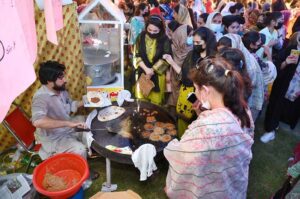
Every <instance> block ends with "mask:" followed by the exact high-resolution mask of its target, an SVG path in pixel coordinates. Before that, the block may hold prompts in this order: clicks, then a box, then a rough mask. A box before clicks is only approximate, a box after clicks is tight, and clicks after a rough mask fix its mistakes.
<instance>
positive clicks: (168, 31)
mask: <svg viewBox="0 0 300 199" xmlns="http://www.w3.org/2000/svg"><path fill="white" fill-rule="evenodd" d="M121 5H122V6H121V8H122V9H123V10H124V13H125V15H126V18H127V20H128V21H127V22H128V24H129V26H128V33H129V34H128V35H129V37H128V41H129V42H128V44H129V48H128V60H129V63H130V64H131V65H132V67H133V68H134V70H133V72H132V73H133V74H132V75H131V76H130V78H133V79H131V80H132V82H133V92H134V94H135V97H136V98H139V99H145V100H148V101H150V102H152V103H155V104H159V105H162V106H167V107H168V108H169V109H170V111H171V112H175V116H176V118H177V122H178V137H179V138H180V140H177V139H175V140H173V141H171V142H170V143H169V145H168V146H167V147H166V149H165V151H164V154H165V157H166V159H167V160H168V162H169V164H170V167H169V172H168V175H167V182H166V188H165V191H166V193H167V195H168V196H169V197H170V198H202V197H203V198H246V193H247V185H248V170H249V164H250V160H251V158H252V152H251V146H252V144H253V138H254V128H255V127H254V123H255V121H256V120H257V119H258V118H259V117H260V115H261V112H262V110H263V107H264V106H266V114H265V122H264V128H265V133H264V134H263V135H261V137H260V140H261V141H262V142H264V143H267V142H269V141H271V140H273V139H275V131H276V129H277V128H278V126H279V122H280V121H283V122H285V123H287V124H289V125H290V127H291V129H293V128H295V126H296V124H297V122H298V119H299V116H300V109H299V107H300V97H299V96H300V76H299V74H300V73H299V72H300V64H299V54H300V32H299V31H300V29H299V28H300V22H299V16H300V10H299V8H300V3H299V2H298V1H290V2H287V3H285V2H284V1H282V0H274V1H273V2H270V3H268V2H265V1H260V2H259V1H251V2H249V1H248V2H247V1H246V2H245V1H236V2H233V1H228V2H227V1H224V0H218V1H210V0H205V1H190V0H188V1H184V0H180V1H176V0H173V1H172V2H170V1H161V2H157V1H156V0H149V1H147V2H146V1H142V0H140V1H133V2H131V1H129V0H128V1H125V2H121ZM129 8H132V9H129ZM128 11H132V12H128ZM133 11H134V12H133ZM137 21H138V23H137ZM130 64H129V65H130ZM166 65H169V67H165V66H166ZM143 73H144V74H145V75H146V76H147V78H148V79H150V80H151V81H152V82H153V83H154V85H155V86H154V87H153V89H152V90H151V91H150V93H149V95H146V96H145V95H143V94H142V93H143V92H141V91H142V90H143V87H142V86H141V85H140V84H139V78H140V76H141V74H143ZM191 93H194V94H195V95H196V97H197V100H196V101H195V102H191V101H189V100H188V97H189V96H190V95H191ZM283 107H284V108H283Z"/></svg>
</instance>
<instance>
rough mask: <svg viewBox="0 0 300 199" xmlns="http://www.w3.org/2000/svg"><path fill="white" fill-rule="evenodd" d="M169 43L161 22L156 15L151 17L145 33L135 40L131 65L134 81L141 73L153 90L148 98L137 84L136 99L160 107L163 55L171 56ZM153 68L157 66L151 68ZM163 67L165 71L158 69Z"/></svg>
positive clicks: (164, 82)
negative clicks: (152, 86) (134, 70)
mask: <svg viewBox="0 0 300 199" xmlns="http://www.w3.org/2000/svg"><path fill="white" fill-rule="evenodd" d="M171 53H172V52H171V43H170V41H169V39H168V37H167V36H166V35H165V28H164V23H163V20H162V19H161V17H160V16H158V15H151V16H150V17H149V19H148V21H147V23H146V27H145V31H143V32H142V33H141V34H140V35H139V36H138V38H137V41H136V44H135V45H134V60H133V65H134V67H135V69H136V73H135V75H136V78H135V79H136V80H138V78H139V77H140V75H141V74H142V73H144V74H145V75H146V77H147V78H149V79H151V81H152V82H153V83H154V88H153V89H152V90H151V92H150V93H149V95H148V96H143V94H142V92H141V89H143V88H140V86H139V84H136V85H135V86H134V93H135V97H136V98H137V99H144V100H147V101H150V102H151V103H154V104H158V105H162V104H163V102H164V95H165V87H166V75H165V70H166V69H167V67H166V66H168V65H169V64H168V63H167V62H166V61H164V60H163V58H162V57H163V55H171ZM153 66H158V68H159V69H158V68H157V67H153ZM162 67H164V68H165V70H161V69H160V68H162Z"/></svg>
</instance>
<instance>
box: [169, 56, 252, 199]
mask: <svg viewBox="0 0 300 199" xmlns="http://www.w3.org/2000/svg"><path fill="white" fill-rule="evenodd" d="M190 78H191V80H192V81H193V84H194V87H195V94H196V96H197V99H198V100H197V102H196V103H195V104H198V107H197V110H198V109H199V110H201V111H200V113H199V115H198V118H197V120H195V121H194V122H193V123H192V124H190V125H189V127H188V129H187V130H186V131H185V133H184V135H183V136H182V138H181V140H180V141H178V140H177V139H175V140H173V141H171V142H170V143H169V144H168V146H167V147H166V148H165V150H164V155H165V157H166V159H167V160H168V161H169V164H170V167H169V171H168V175H167V180H166V188H165V191H166V193H167V195H168V197H169V198H240V199H245V198H246V194H247V186H248V174H249V164H250V160H251V158H252V152H251V146H252V144H253V135H254V126H253V121H252V117H251V114H250V111H249V109H248V107H247V103H246V101H245V97H244V92H243V89H244V83H243V78H242V76H241V75H240V73H239V72H238V71H235V70H232V66H231V65H230V64H229V63H228V62H227V61H226V60H225V59H224V58H222V57H218V58H208V59H205V60H203V61H201V62H200V63H199V64H198V65H197V68H194V69H192V70H191V72H190Z"/></svg>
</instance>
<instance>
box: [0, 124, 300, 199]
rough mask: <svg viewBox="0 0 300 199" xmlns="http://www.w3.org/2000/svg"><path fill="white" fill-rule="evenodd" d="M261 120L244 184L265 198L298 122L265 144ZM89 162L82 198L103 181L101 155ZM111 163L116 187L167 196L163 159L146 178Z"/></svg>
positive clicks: (277, 179)
mask: <svg viewBox="0 0 300 199" xmlns="http://www.w3.org/2000/svg"><path fill="white" fill-rule="evenodd" d="M262 121H263V118H261V119H260V120H259V121H258V123H257V124H256V133H255V142H254V145H253V148H252V150H253V159H252V161H251V165H250V176H249V186H248V198H249V199H268V198H270V196H271V195H272V193H274V192H275V191H276V190H277V189H278V188H279V187H280V186H281V184H282V183H283V181H284V179H285V176H286V169H287V160H288V158H289V157H290V156H291V155H292V151H293V148H294V147H295V145H296V144H297V143H298V142H299V141H300V130H299V129H300V128H299V126H300V125H298V128H297V130H295V131H294V132H291V131H290V130H288V129H286V127H284V128H280V129H279V130H278V133H277V134H276V139H275V140H274V141H272V142H270V143H268V144H263V143H261V142H260V141H259V137H260V135H261V134H262V133H263V125H262ZM297 133H298V135H297ZM2 158H3V155H0V160H2ZM89 164H90V166H91V167H92V168H93V169H95V170H96V171H98V172H99V173H100V177H99V178H98V179H97V180H95V181H94V182H93V184H92V186H91V187H90V188H89V189H88V190H86V191H85V197H86V198H89V197H90V196H92V195H94V194H95V193H97V192H98V191H100V190H101V186H102V183H103V182H105V159H104V158H97V159H93V160H89ZM111 166H112V182H113V183H116V184H118V191H123V190H127V189H131V190H133V191H135V192H137V193H138V194H139V195H140V196H142V198H144V199H165V198H167V197H166V195H165V193H164V191H163V188H164V186H165V178H166V175H167V171H168V164H167V162H166V161H162V162H159V163H157V166H158V168H159V170H158V172H157V173H155V174H154V175H153V176H152V177H151V178H150V179H149V180H147V181H146V182H140V181H139V172H138V170H137V169H136V168H134V166H129V165H122V164H117V163H114V162H112V165H111ZM22 170H24V168H23V169H21V171H22ZM31 172H32V170H31Z"/></svg>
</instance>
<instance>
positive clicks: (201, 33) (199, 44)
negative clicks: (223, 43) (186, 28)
mask: <svg viewBox="0 0 300 199" xmlns="http://www.w3.org/2000/svg"><path fill="white" fill-rule="evenodd" d="M193 45H194V46H193V50H192V51H191V52H189V53H188V55H187V57H186V58H185V60H184V62H183V64H182V67H179V66H178V65H177V64H176V63H175V62H174V60H173V59H172V57H171V56H168V55H166V56H164V59H165V60H166V61H167V62H168V63H169V64H170V65H171V66H172V67H173V69H174V70H175V71H176V72H177V73H178V74H181V86H180V90H179V98H178V101H177V105H176V113H177V115H178V136H179V137H181V136H182V135H183V133H184V131H185V129H186V128H187V126H188V125H189V124H190V123H191V122H192V121H193V120H195V119H196V114H195V112H194V109H193V104H192V103H191V102H189V101H188V100H187V97H188V95H189V93H191V92H194V90H195V89H194V86H193V82H192V81H191V80H190V79H189V76H188V74H189V71H190V69H192V68H195V67H196V64H197V63H199V62H200V61H202V60H203V59H205V58H207V57H208V56H214V55H215V53H216V50H217V41H216V37H215V34H214V33H213V32H212V31H211V30H210V29H208V28H206V27H200V28H198V29H197V30H195V32H194V33H193Z"/></svg>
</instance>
